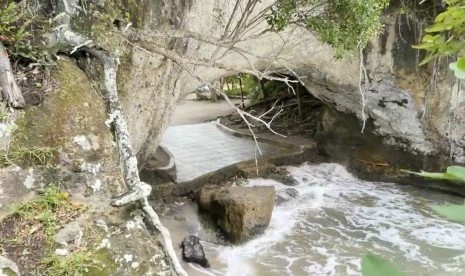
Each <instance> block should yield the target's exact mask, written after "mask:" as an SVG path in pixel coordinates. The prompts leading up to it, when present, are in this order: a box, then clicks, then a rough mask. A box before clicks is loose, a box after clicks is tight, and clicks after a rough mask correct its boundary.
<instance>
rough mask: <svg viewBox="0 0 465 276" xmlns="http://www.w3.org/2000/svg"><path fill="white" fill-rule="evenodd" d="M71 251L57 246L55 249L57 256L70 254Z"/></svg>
mask: <svg viewBox="0 0 465 276" xmlns="http://www.w3.org/2000/svg"><path fill="white" fill-rule="evenodd" d="M68 254H69V252H68V250H66V249H63V248H57V249H55V255H57V256H68Z"/></svg>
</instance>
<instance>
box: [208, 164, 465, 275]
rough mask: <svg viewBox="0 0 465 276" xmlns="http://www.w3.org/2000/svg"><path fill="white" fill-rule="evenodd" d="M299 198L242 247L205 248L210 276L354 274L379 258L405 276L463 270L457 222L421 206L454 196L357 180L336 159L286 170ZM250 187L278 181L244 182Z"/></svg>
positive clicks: (463, 236)
mask: <svg viewBox="0 0 465 276" xmlns="http://www.w3.org/2000/svg"><path fill="white" fill-rule="evenodd" d="M288 170H289V172H290V174H291V175H292V176H293V177H294V178H295V179H296V180H297V181H298V183H299V184H298V185H297V186H294V188H296V189H297V190H298V191H299V197H298V198H296V199H293V200H291V201H288V202H285V203H283V204H282V205H280V206H277V207H275V209H274V211H273V215H272V218H271V223H270V226H269V227H268V229H267V230H266V232H265V233H264V234H263V235H261V236H259V237H257V238H256V239H254V240H251V241H249V242H247V243H245V244H243V245H239V246H230V247H226V246H217V245H212V244H210V245H207V246H206V247H207V251H209V255H210V258H211V255H212V254H213V255H216V256H217V260H219V262H220V263H223V265H224V267H223V268H215V269H216V271H215V273H214V274H215V275H225V274H226V275H233V276H234V275H360V257H361V256H362V255H363V254H364V253H365V252H367V251H370V252H373V253H375V254H378V255H382V256H384V257H386V258H388V259H390V260H391V261H392V262H395V263H396V264H397V265H398V267H400V268H401V269H402V270H404V271H406V272H411V273H414V274H413V275H420V274H427V275H444V273H446V275H455V274H460V273H465V225H462V224H457V223H453V222H449V221H447V220H445V219H442V218H440V217H438V216H436V215H435V214H433V213H432V211H431V210H430V208H429V206H428V205H429V204H432V203H435V202H447V201H449V200H456V199H455V198H453V197H450V196H445V195H441V194H438V193H431V192H424V193H422V194H421V196H419V195H418V193H415V194H412V193H411V192H409V191H408V190H405V188H403V187H401V186H397V185H394V184H389V183H371V182H364V181H360V180H357V179H356V178H354V177H353V176H352V175H351V174H350V173H348V172H347V171H346V170H345V169H344V168H343V167H342V166H340V165H337V164H320V165H302V166H300V167H288ZM249 185H251V186H264V185H274V186H275V187H276V189H277V190H278V191H279V190H283V189H286V188H289V187H288V186H285V185H283V184H281V183H279V182H276V181H273V180H265V179H252V180H250V182H249Z"/></svg>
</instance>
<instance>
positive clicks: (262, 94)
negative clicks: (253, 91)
mask: <svg viewBox="0 0 465 276" xmlns="http://www.w3.org/2000/svg"><path fill="white" fill-rule="evenodd" d="M253 78H254V80H255V83H256V86H257V89H258V93H259V94H260V100H264V99H265V89H264V88H265V87H264V86H263V83H262V82H261V80H260V79H259V78H258V77H256V76H254V77H253Z"/></svg>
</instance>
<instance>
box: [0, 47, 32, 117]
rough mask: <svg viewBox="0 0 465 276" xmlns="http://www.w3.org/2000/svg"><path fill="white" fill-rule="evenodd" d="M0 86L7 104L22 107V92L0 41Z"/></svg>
mask: <svg viewBox="0 0 465 276" xmlns="http://www.w3.org/2000/svg"><path fill="white" fill-rule="evenodd" d="M0 86H1V88H2V96H3V100H4V101H6V102H7V104H8V105H9V106H12V107H15V108H22V107H24V106H25V105H26V101H25V100H24V97H23V94H22V93H21V90H20V89H19V87H18V85H17V84H16V81H15V78H14V75H13V71H12V70H11V65H10V60H9V59H8V54H7V52H6V49H5V47H4V46H3V43H2V42H0Z"/></svg>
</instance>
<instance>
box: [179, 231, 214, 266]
mask: <svg viewBox="0 0 465 276" xmlns="http://www.w3.org/2000/svg"><path fill="white" fill-rule="evenodd" d="M181 247H182V258H183V259H184V261H186V262H188V263H197V264H199V265H201V266H203V267H205V268H209V267H210V263H209V262H208V260H207V258H206V257H205V252H204V251H203V246H202V244H200V239H199V237H197V236H194V235H189V236H187V237H185V238H184V240H182V243H181Z"/></svg>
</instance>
